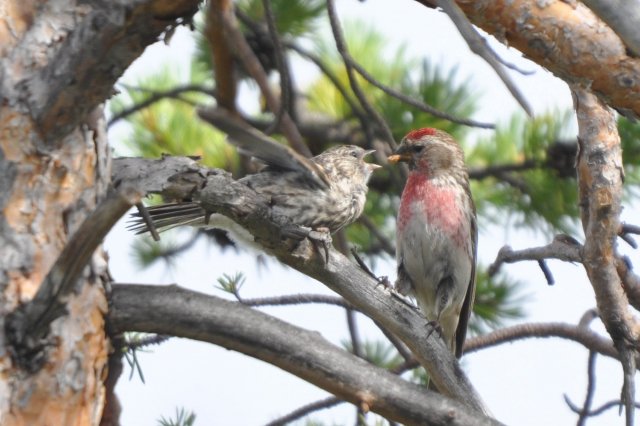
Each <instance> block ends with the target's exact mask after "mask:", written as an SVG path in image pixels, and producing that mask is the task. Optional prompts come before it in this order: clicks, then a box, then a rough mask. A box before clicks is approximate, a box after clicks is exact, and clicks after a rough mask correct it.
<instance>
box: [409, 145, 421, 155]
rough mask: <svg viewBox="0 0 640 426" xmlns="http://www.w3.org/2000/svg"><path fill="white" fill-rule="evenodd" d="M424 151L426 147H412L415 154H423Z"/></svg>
mask: <svg viewBox="0 0 640 426" xmlns="http://www.w3.org/2000/svg"><path fill="white" fill-rule="evenodd" d="M423 149H424V145H413V146H412V147H411V151H413V152H415V153H416V154H417V153H419V152H422V150H423Z"/></svg>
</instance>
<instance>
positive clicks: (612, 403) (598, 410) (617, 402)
mask: <svg viewBox="0 0 640 426" xmlns="http://www.w3.org/2000/svg"><path fill="white" fill-rule="evenodd" d="M564 401H565V402H566V403H567V405H568V406H569V409H570V410H571V411H573V412H574V413H576V414H580V412H581V409H580V407H578V406H577V405H575V404H574V403H573V402H571V400H570V399H569V397H568V396H567V395H564ZM620 404H622V401H620V400H619V399H615V400H613V401H609V402H606V403H604V404H602V405H601V406H600V407H598V408H596V409H595V410H592V411H589V412H588V413H586V415H587V416H589V417H595V416H599V415H600V414H602V413H604V412H605V411H607V410H610V409H611V408H614V407H619V406H620ZM633 405H634V407H635V408H640V402H635V403H634V404H633Z"/></svg>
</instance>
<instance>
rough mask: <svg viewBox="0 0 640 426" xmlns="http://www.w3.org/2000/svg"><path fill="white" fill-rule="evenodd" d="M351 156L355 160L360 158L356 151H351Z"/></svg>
mask: <svg viewBox="0 0 640 426" xmlns="http://www.w3.org/2000/svg"><path fill="white" fill-rule="evenodd" d="M349 155H350V156H352V157H354V158H358V153H357V152H356V151H351V152H350V153H349Z"/></svg>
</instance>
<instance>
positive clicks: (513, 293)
mask: <svg viewBox="0 0 640 426" xmlns="http://www.w3.org/2000/svg"><path fill="white" fill-rule="evenodd" d="M518 285H519V283H518V282H514V281H511V280H509V279H508V278H507V277H505V276H502V275H500V276H497V277H495V276H494V277H489V275H488V274H487V270H486V269H484V268H482V267H478V268H477V270H476V301H475V304H474V306H473V314H474V315H472V316H471V321H470V324H469V330H470V332H471V333H473V334H484V333H487V332H489V331H491V330H494V329H497V328H500V327H503V326H504V325H505V322H506V321H507V320H514V319H518V318H522V317H523V316H524V312H523V310H522V302H523V298H522V297H519V296H518V294H517V293H518V291H517V287H518Z"/></svg>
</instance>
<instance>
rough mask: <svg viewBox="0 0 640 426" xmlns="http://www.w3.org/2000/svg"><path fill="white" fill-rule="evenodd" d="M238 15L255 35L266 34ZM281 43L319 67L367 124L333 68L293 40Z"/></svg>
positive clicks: (240, 12) (239, 12)
mask: <svg viewBox="0 0 640 426" xmlns="http://www.w3.org/2000/svg"><path fill="white" fill-rule="evenodd" d="M236 15H237V16H238V19H239V20H240V21H242V23H243V24H244V25H246V26H247V27H249V28H250V29H251V31H253V32H254V33H255V34H257V35H262V34H263V33H264V31H263V30H262V28H260V26H259V25H258V24H256V22H254V21H253V20H252V19H251V18H250V17H249V16H248V15H247V14H246V13H244V12H243V11H242V10H240V9H236ZM280 42H281V43H282V45H283V46H284V47H286V48H287V49H291V50H293V51H294V52H296V53H298V54H299V55H300V56H302V57H304V58H307V59H308V60H310V61H311V62H313V63H314V64H315V65H316V66H317V67H318V69H319V70H320V71H321V72H322V73H323V74H324V75H325V76H326V77H327V78H328V79H329V81H331V83H332V84H333V85H334V86H335V88H336V90H337V91H338V92H340V94H341V95H342V97H343V98H344V100H345V101H346V102H347V104H349V107H350V108H351V112H353V114H354V115H355V116H356V117H358V119H359V120H360V121H361V122H366V116H365V113H364V112H363V111H362V109H361V108H360V107H359V106H358V105H357V104H356V102H355V101H354V100H353V98H352V97H351V95H350V94H349V92H348V90H347V88H346V87H345V86H344V84H342V82H341V81H340V79H339V78H338V76H336V74H335V73H334V72H333V71H332V70H331V68H329V67H328V66H327V64H325V63H324V62H323V61H322V59H321V58H320V57H319V56H318V55H316V54H315V53H313V52H310V51H309V50H307V49H305V48H303V47H302V46H300V45H298V44H297V43H295V42H293V41H291V40H282V38H280Z"/></svg>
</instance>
